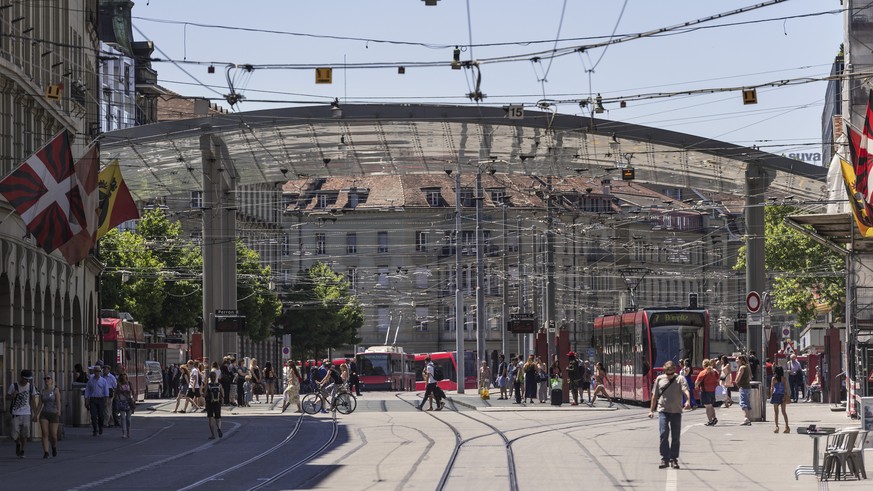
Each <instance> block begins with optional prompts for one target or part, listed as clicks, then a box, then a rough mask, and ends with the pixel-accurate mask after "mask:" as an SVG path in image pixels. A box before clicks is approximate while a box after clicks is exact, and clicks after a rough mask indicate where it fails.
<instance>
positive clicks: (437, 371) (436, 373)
mask: <svg viewBox="0 0 873 491" xmlns="http://www.w3.org/2000/svg"><path fill="white" fill-rule="evenodd" d="M433 379H434V380H436V381H437V382H439V381H440V380H442V379H443V368H442V367H441V366H439V365H434V366H433Z"/></svg>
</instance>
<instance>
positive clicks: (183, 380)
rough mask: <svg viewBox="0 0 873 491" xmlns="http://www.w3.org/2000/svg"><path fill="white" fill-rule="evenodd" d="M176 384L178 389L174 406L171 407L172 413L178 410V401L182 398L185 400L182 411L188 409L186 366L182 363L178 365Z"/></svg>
mask: <svg viewBox="0 0 873 491" xmlns="http://www.w3.org/2000/svg"><path fill="white" fill-rule="evenodd" d="M177 384H178V387H179V390H178V391H177V392H176V407H175V408H174V409H173V412H174V413H177V412H179V403H180V402H182V400H183V399H184V400H185V407H184V408H182V412H183V413H184V412H185V411H187V410H188V401H189V399H188V366H187V365H182V366H180V367H179V378H178V379H177Z"/></svg>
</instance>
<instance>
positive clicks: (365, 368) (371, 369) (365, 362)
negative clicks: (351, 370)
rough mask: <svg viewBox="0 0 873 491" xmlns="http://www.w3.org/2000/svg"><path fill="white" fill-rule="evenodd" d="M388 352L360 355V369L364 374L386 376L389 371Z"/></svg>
mask: <svg viewBox="0 0 873 491" xmlns="http://www.w3.org/2000/svg"><path fill="white" fill-rule="evenodd" d="M388 357H389V355H388V354H373V355H371V354H367V355H360V356H358V371H359V372H360V374H361V375H363V376H379V377H384V376H387V375H388V373H389V360H388Z"/></svg>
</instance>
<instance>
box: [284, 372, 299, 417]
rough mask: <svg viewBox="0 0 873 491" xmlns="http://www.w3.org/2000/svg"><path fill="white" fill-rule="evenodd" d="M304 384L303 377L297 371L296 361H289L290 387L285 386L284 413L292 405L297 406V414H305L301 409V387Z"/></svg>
mask: <svg viewBox="0 0 873 491" xmlns="http://www.w3.org/2000/svg"><path fill="white" fill-rule="evenodd" d="M302 382H303V377H301V376H300V372H299V371H297V364H296V363H294V360H289V361H288V385H286V386H285V391H284V392H283V393H282V397H283V399H284V400H283V401H282V412H283V413H284V412H285V410H286V409H288V406H290V405H291V404H292V403H293V404H294V405H295V406H297V410H296V411H294V412H295V413H300V412H303V411H302V408H301V407H300V385H301V383H302Z"/></svg>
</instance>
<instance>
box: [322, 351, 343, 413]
mask: <svg viewBox="0 0 873 491" xmlns="http://www.w3.org/2000/svg"><path fill="white" fill-rule="evenodd" d="M322 366H323V367H324V369H325V370H326V371H327V374H326V375H325V376H324V378H322V379H321V380H319V381H318V386H319V387H321V388H323V389H324V391H325V393H327V394H329V397H328V403H329V404H330V405H331V406H333V404H334V399H335V398H336V392H337V390H339V388H340V386H341V385H342V383H343V379H342V376H341V375H340V372H339V370H337V368H336V366H335V365H334V364H333V363H331V362H330V360H325V361H324V363H323V364H322ZM321 412H323V413H326V412H327V411H326V410H324V409H322V410H321Z"/></svg>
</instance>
